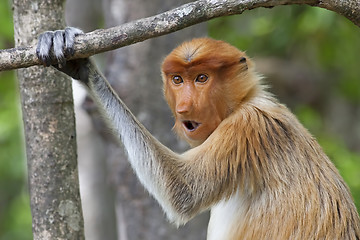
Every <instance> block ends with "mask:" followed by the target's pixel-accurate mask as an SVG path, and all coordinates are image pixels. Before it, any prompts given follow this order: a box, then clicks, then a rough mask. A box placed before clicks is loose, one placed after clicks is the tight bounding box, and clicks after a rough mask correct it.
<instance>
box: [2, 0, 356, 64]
mask: <svg viewBox="0 0 360 240" xmlns="http://www.w3.org/2000/svg"><path fill="white" fill-rule="evenodd" d="M290 4H306V5H310V6H316V7H321V8H325V9H328V10H331V11H334V12H336V13H338V14H341V15H343V16H345V17H346V18H348V19H349V20H350V21H352V22H353V23H354V24H355V25H357V26H359V27H360V0H323V1H319V0H232V1H228V0H198V1H195V2H191V3H188V4H185V5H183V6H181V7H178V8H175V9H173V10H170V11H167V12H163V13H161V14H158V15H155V16H153V17H148V18H143V19H139V20H136V21H133V22H129V23H126V24H123V25H120V26H117V27H113V28H109V29H100V30H95V31H93V32H90V33H87V34H85V35H82V36H78V38H77V41H76V43H77V44H76V45H75V55H74V56H69V57H68V58H67V59H74V58H85V57H89V56H92V55H94V54H97V53H101V52H105V51H110V50H114V49H116V48H121V47H124V46H127V45H131V44H134V43H137V42H141V41H144V40H146V39H149V38H154V37H158V36H162V35H165V34H168V33H171V32H175V31H178V30H180V29H183V28H186V27H188V26H191V25H194V24H197V23H200V22H204V21H207V20H210V19H213V18H216V17H220V16H229V15H234V14H241V13H242V12H244V11H245V10H251V9H254V8H259V7H266V8H271V7H275V6H280V5H290ZM35 49H36V47H35V46H29V47H21V48H17V49H8V50H2V51H0V59H1V62H0V71H2V70H10V69H16V68H24V67H29V66H33V65H39V64H41V63H40V61H39V59H38V58H37V57H36V53H35Z"/></svg>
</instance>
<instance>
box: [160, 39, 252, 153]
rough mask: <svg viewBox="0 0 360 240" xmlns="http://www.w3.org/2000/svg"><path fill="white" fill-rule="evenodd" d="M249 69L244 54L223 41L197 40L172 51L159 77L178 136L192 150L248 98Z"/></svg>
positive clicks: (249, 89)
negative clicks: (161, 78) (160, 77)
mask: <svg viewBox="0 0 360 240" xmlns="http://www.w3.org/2000/svg"><path fill="white" fill-rule="evenodd" d="M252 68H253V64H252V62H251V60H250V59H249V58H248V57H247V56H246V55H245V53H244V52H241V51H239V50H238V49H237V48H235V47H233V46H231V45H230V44H228V43H225V42H223V41H218V40H213V39H210V38H198V39H193V40H191V41H189V42H185V43H183V44H181V45H180V46H178V47H177V48H175V49H174V50H173V51H172V52H171V53H170V54H169V55H168V56H167V57H166V58H165V60H164V62H163V64H162V77H163V83H164V95H165V98H166V100H167V102H168V104H169V106H170V108H171V110H172V113H173V115H174V117H175V125H174V129H175V131H176V132H177V134H178V135H179V136H180V137H182V138H184V139H185V140H186V141H187V142H188V143H189V144H190V145H191V146H193V147H194V146H197V145H200V144H201V143H203V142H204V141H205V140H206V139H207V138H208V137H209V136H210V134H211V133H212V132H213V131H214V130H215V129H216V128H217V126H218V125H219V124H220V123H221V121H222V120H223V119H225V118H226V117H227V116H228V115H229V114H231V113H232V112H233V111H234V110H235V109H236V108H237V107H238V106H239V105H240V104H241V102H242V101H243V100H244V99H245V98H247V97H249V96H250V95H251V93H252V90H253V89H254V88H255V86H256V84H257V83H256V82H255V81H254V80H253V79H254V78H251V77H250V75H251V74H249V73H251V72H252Z"/></svg>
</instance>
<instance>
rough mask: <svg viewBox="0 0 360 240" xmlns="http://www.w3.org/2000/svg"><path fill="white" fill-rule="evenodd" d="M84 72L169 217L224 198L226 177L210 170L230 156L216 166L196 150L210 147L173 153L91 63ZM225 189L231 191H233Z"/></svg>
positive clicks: (178, 218) (186, 215) (184, 217)
mask: <svg viewBox="0 0 360 240" xmlns="http://www.w3.org/2000/svg"><path fill="white" fill-rule="evenodd" d="M88 76H89V78H88V81H87V83H86V86H87V87H88V89H89V90H90V93H91V95H92V96H93V98H94V99H95V101H96V102H97V105H98V106H99V107H100V108H101V110H102V111H103V113H104V114H103V115H104V116H106V118H107V120H108V121H107V122H108V123H109V126H110V127H111V128H112V129H113V133H114V134H115V136H116V137H117V139H119V140H121V142H122V143H123V145H124V147H125V149H126V152H127V155H128V159H129V161H130V163H131V165H132V167H133V169H134V170H135V172H136V174H137V176H138V178H139V179H140V181H141V182H142V184H143V185H144V186H145V187H146V188H147V190H148V191H149V192H150V193H151V194H152V195H153V196H154V197H155V198H156V199H157V201H158V202H159V203H160V204H161V206H162V208H163V209H164V211H165V212H166V214H167V216H168V218H169V219H170V220H171V221H173V222H175V223H176V224H182V223H185V222H187V221H188V220H189V219H191V218H192V217H194V216H195V215H196V214H198V213H199V212H201V211H203V210H205V209H207V208H209V207H210V206H211V205H212V204H213V203H215V202H216V201H218V200H219V199H221V198H223V196H222V194H221V192H224V191H227V189H228V188H229V187H226V185H227V184H228V182H227V180H224V179H226V178H224V179H223V178H222V176H220V175H219V178H216V177H215V178H214V177H213V172H216V171H223V170H224V171H226V172H227V171H228V170H227V169H228V167H227V166H223V165H224V164H226V163H225V162H226V161H228V159H223V163H218V166H217V165H216V161H217V160H216V159H206V158H205V157H201V154H198V153H201V152H206V151H208V150H205V151H204V150H203V148H195V149H194V150H190V151H188V152H186V153H185V154H182V155H179V154H176V153H174V152H172V151H171V150H170V149H168V148H167V147H165V146H164V145H162V144H161V143H160V142H159V141H158V140H157V139H155V138H154V137H153V136H152V135H151V134H150V133H149V132H148V130H147V129H146V128H145V127H144V126H143V125H142V124H141V123H140V122H139V121H138V120H137V119H136V118H135V116H134V115H133V114H132V113H131V112H130V110H129V109H128V108H127V107H126V105H125V104H124V103H123V102H122V100H121V99H120V98H119V97H118V96H117V95H116V93H115V92H114V91H113V89H112V88H111V86H110V85H109V83H108V82H107V81H106V79H105V78H104V77H103V76H102V74H101V73H100V72H99V71H98V70H97V69H96V67H95V66H93V67H91V68H89V75H88ZM218 147H219V148H221V146H218ZM206 157H210V156H208V155H207V156H206ZM212 157H216V156H212ZM217 168H219V169H220V170H217ZM219 174H220V173H219ZM222 175H225V173H223V174H222ZM229 178H231V176H228V179H229ZM204 182H206V183H207V184H205V185H204V184H203V183H204ZM233 184H234V182H233ZM234 188H235V185H234ZM227 192H229V194H230V192H231V191H227Z"/></svg>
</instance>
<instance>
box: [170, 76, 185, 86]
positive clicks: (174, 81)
mask: <svg viewBox="0 0 360 240" xmlns="http://www.w3.org/2000/svg"><path fill="white" fill-rule="evenodd" d="M172 81H173V83H174V84H176V85H178V84H180V83H182V82H183V79H182V77H180V76H179V75H175V76H173V77H172Z"/></svg>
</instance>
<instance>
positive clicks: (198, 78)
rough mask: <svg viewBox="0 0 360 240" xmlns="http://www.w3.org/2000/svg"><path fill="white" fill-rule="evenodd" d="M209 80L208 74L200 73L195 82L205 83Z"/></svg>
mask: <svg viewBox="0 0 360 240" xmlns="http://www.w3.org/2000/svg"><path fill="white" fill-rule="evenodd" d="M207 80H208V76H206V75H205V74H200V75H199V76H197V77H196V79H195V82H199V83H204V82H206V81H207Z"/></svg>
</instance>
